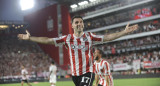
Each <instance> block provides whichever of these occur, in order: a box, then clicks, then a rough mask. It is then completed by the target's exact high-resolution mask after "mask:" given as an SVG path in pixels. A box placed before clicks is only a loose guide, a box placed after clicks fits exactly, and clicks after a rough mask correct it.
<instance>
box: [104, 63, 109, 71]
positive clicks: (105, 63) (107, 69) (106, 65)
mask: <svg viewBox="0 0 160 86" xmlns="http://www.w3.org/2000/svg"><path fill="white" fill-rule="evenodd" d="M105 64H106V68H107V71H108V69H109V68H108V64H107V62H105Z"/></svg>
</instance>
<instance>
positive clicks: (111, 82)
mask: <svg viewBox="0 0 160 86" xmlns="http://www.w3.org/2000/svg"><path fill="white" fill-rule="evenodd" d="M109 79H110V83H109V84H113V81H112V79H111V75H109ZM111 86H112V85H111Z"/></svg>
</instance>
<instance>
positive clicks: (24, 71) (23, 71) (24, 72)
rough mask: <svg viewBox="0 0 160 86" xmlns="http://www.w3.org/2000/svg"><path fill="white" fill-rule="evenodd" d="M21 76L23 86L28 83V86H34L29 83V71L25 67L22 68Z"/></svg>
mask: <svg viewBox="0 0 160 86" xmlns="http://www.w3.org/2000/svg"><path fill="white" fill-rule="evenodd" d="M21 69H22V70H21V74H22V80H21V86H23V83H24V82H25V83H27V85H28V86H32V85H31V84H30V83H29V81H28V71H27V70H26V69H25V67H24V66H21Z"/></svg>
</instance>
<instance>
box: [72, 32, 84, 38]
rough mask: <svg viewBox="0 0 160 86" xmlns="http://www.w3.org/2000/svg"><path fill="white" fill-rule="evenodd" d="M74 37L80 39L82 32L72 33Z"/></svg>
mask: <svg viewBox="0 0 160 86" xmlns="http://www.w3.org/2000/svg"><path fill="white" fill-rule="evenodd" d="M74 35H75V36H76V37H81V36H82V35H83V32H74Z"/></svg>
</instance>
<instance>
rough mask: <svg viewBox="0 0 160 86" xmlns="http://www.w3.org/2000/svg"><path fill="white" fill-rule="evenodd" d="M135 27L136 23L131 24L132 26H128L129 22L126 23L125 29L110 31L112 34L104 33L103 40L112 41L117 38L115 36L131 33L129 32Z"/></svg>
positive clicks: (135, 28) (136, 26) (136, 27)
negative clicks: (115, 31)
mask: <svg viewBox="0 0 160 86" xmlns="http://www.w3.org/2000/svg"><path fill="white" fill-rule="evenodd" d="M137 29H138V25H137V24H135V25H132V26H130V27H129V23H128V24H127V25H126V28H125V30H123V31H121V32H117V33H112V34H106V35H104V42H107V41H112V40H114V39H117V38H119V37H121V36H124V35H126V34H128V33H131V32H133V31H135V30H137Z"/></svg>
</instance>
